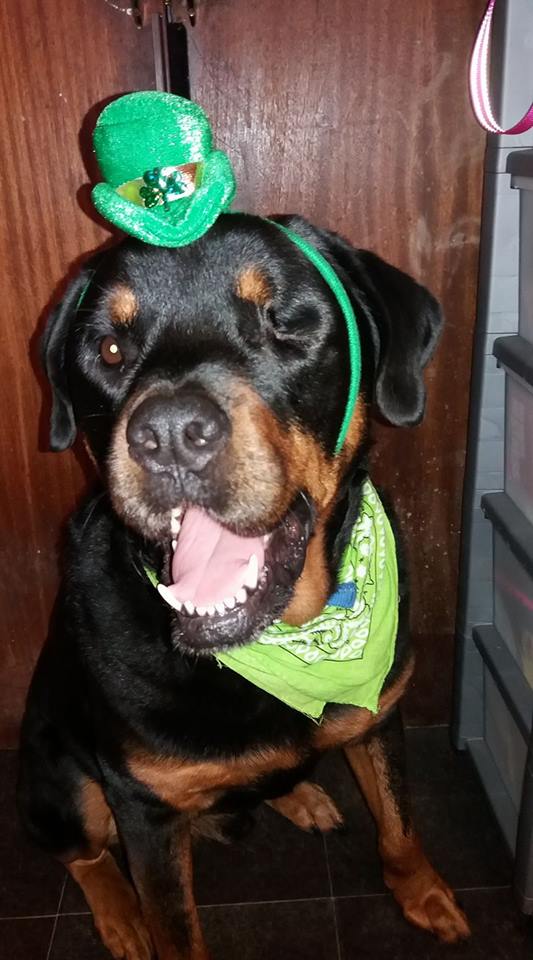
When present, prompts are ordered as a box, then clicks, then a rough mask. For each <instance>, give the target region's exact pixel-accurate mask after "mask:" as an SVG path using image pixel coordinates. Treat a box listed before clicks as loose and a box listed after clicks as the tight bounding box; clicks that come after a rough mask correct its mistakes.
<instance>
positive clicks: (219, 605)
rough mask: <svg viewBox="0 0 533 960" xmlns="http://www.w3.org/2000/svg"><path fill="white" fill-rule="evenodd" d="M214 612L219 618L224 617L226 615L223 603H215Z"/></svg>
mask: <svg viewBox="0 0 533 960" xmlns="http://www.w3.org/2000/svg"><path fill="white" fill-rule="evenodd" d="M215 610H216V611H217V613H220V614H221V616H224V614H225V613H226V607H225V606H224V604H223V603H215Z"/></svg>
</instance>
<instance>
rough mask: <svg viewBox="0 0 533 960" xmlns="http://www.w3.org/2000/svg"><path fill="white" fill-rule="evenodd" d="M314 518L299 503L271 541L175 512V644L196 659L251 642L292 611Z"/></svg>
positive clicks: (168, 593)
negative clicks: (195, 654)
mask: <svg viewBox="0 0 533 960" xmlns="http://www.w3.org/2000/svg"><path fill="white" fill-rule="evenodd" d="M313 519H314V510H313V508H312V506H311V504H310V503H309V500H308V499H307V497H306V496H305V495H304V494H300V495H298V497H297V498H296V499H295V501H294V503H293V505H292V506H291V508H290V509H289V510H288V511H287V513H286V514H285V516H284V517H283V519H282V520H281V522H280V523H279V524H278V526H277V527H275V529H274V530H272V531H271V532H269V533H268V534H264V535H259V536H242V535H239V534H237V533H234V532H233V531H231V530H229V529H228V528H227V527H225V526H223V525H222V524H221V523H219V522H218V521H217V520H215V519H213V517H211V516H210V515H209V514H208V513H206V512H205V511H204V510H202V509H201V508H200V507H197V506H186V507H179V508H176V509H175V510H173V511H172V515H171V535H172V538H173V539H172V552H171V561H170V582H169V583H168V585H164V584H162V583H160V584H159V586H158V590H159V593H160V594H161V596H162V597H163V599H164V600H165V601H166V602H167V603H168V604H170V606H171V607H173V609H174V610H175V612H176V615H177V619H178V622H179V627H180V636H179V637H177V642H178V643H179V644H181V645H183V646H184V647H186V648H188V649H192V650H194V651H195V652H198V653H199V652H202V650H207V649H208V650H210V651H212V650H214V649H224V648H225V647H228V646H233V645H235V644H243V643H247V642H249V641H250V640H252V639H253V638H254V637H255V636H257V634H258V633H259V632H260V630H261V629H264V628H265V627H266V626H268V625H269V624H270V623H271V622H272V620H274V619H275V618H276V617H279V616H280V614H281V613H282V612H283V610H284V609H285V608H286V606H287V604H288V602H289V600H290V598H291V595H292V591H293V588H294V584H295V582H296V580H297V579H298V577H299V576H300V573H301V572H302V568H303V565H304V561H305V553H306V549H307V544H308V541H309V537H310V535H311V531H312V526H313Z"/></svg>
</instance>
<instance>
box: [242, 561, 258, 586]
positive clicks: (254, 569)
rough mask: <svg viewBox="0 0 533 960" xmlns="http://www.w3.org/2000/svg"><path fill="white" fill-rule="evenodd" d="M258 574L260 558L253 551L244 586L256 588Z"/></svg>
mask: <svg viewBox="0 0 533 960" xmlns="http://www.w3.org/2000/svg"><path fill="white" fill-rule="evenodd" d="M258 576H259V560H258V559H257V554H255V553H252V556H251V557H250V559H249V561H248V566H247V568H246V573H245V574H244V581H243V586H245V587H248V589H249V590H255V588H256V586H257V578H258Z"/></svg>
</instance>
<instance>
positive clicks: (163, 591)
mask: <svg viewBox="0 0 533 960" xmlns="http://www.w3.org/2000/svg"><path fill="white" fill-rule="evenodd" d="M157 592H158V593H159V596H160V597H163V600H165V601H166V602H167V603H168V604H170V606H171V607H174V610H177V611H178V613H179V611H180V610H181V608H182V604H181V603H180V602H179V600H176V597H175V596H173V594H172V593H171V592H170V590H169V589H168V587H165V585H164V583H158V584H157Z"/></svg>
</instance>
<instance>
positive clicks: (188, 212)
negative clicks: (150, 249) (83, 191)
mask: <svg viewBox="0 0 533 960" xmlns="http://www.w3.org/2000/svg"><path fill="white" fill-rule="evenodd" d="M234 196H235V178H234V176H233V170H232V169H231V164H230V162H229V160H228V158H227V156H226V154H225V153H222V151H221V150H215V151H213V153H211V154H210V156H209V157H208V159H207V160H206V161H205V164H204V169H203V175H202V182H201V184H200V186H199V187H198V189H197V190H196V191H195V193H194V194H193V195H192V196H190V197H186V198H184V200H183V201H181V200H175V201H173V202H172V203H171V204H169V209H168V210H165V208H164V207H163V206H162V205H161V206H159V207H152V208H147V207H141V206H138V205H137V204H135V203H132V202H131V200H126V199H125V198H124V197H121V196H120V195H119V194H118V193H117V192H116V190H115V189H114V188H113V187H112V186H110V184H108V183H98V184H96V186H95V187H94V188H93V191H92V200H93V203H94V205H95V207H96V209H97V210H98V212H99V213H100V214H101V215H102V216H103V217H105V219H106V220H109V221H110V222H111V223H113V224H114V225H115V226H116V227H119V228H120V229H121V230H124V232H125V233H129V234H130V235H131V236H132V237H137V239H138V240H142V241H143V242H144V243H150V244H153V245H154V246H158V247H184V246H185V245H186V244H188V243H193V241H194V240H198V238H199V237H201V236H203V234H204V233H206V232H207V230H209V228H210V227H211V226H212V225H213V224H214V222H215V220H216V219H217V217H218V216H219V215H220V214H221V213H222V212H223V211H224V210H227V208H228V207H229V206H230V204H231V201H232V200H233V197H234Z"/></svg>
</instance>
